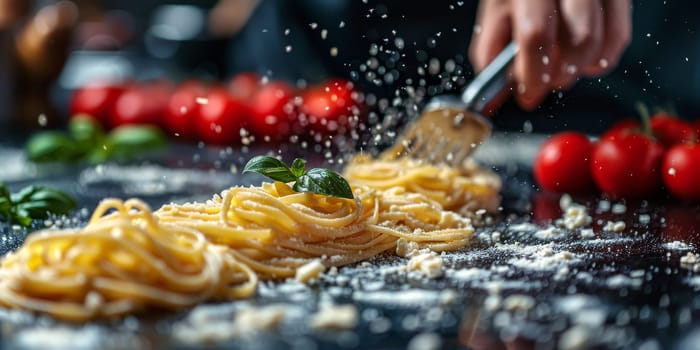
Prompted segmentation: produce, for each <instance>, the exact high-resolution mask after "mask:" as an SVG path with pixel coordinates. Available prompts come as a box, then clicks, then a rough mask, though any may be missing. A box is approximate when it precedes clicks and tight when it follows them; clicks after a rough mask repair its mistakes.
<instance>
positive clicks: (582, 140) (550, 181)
mask: <svg viewBox="0 0 700 350" xmlns="http://www.w3.org/2000/svg"><path fill="white" fill-rule="evenodd" d="M591 149H592V145H591V142H590V140H588V137H587V136H586V135H583V134H581V133H577V132H571V131H570V132H563V133H559V134H556V135H554V136H552V137H551V138H549V140H547V142H545V143H544V144H543V145H542V147H541V148H540V151H539V152H538V153H537V156H536V157H535V164H534V172H535V179H536V180H537V183H539V184H540V186H541V187H542V188H544V189H546V190H549V191H552V192H559V193H585V192H588V191H590V190H592V189H593V180H592V179H591V173H590V166H589V158H590V155H591Z"/></svg>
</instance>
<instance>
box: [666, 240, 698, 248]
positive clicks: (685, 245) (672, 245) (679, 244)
mask: <svg viewBox="0 0 700 350" xmlns="http://www.w3.org/2000/svg"><path fill="white" fill-rule="evenodd" d="M663 246H664V248H665V249H668V250H690V249H693V246H692V245H690V244H688V243H685V242H682V241H673V242H666V243H664V244H663Z"/></svg>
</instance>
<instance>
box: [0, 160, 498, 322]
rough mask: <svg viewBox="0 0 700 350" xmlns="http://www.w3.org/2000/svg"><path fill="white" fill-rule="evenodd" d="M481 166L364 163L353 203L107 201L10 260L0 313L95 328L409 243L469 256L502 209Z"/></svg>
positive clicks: (256, 190)
mask: <svg viewBox="0 0 700 350" xmlns="http://www.w3.org/2000/svg"><path fill="white" fill-rule="evenodd" d="M475 169H476V168H473V167H472V168H465V169H450V168H444V167H436V166H431V165H425V164H420V163H418V162H413V161H407V160H400V161H371V160H369V159H363V158H358V159H356V160H355V161H354V162H352V164H350V165H349V166H348V167H347V168H346V172H345V176H346V178H347V179H348V181H349V182H350V184H351V186H352V188H353V192H354V196H355V198H354V199H344V198H337V197H329V196H323V195H318V194H313V193H299V192H295V191H293V190H292V188H291V187H290V186H289V185H288V184H284V183H281V182H274V183H264V184H262V185H261V186H257V187H232V188H230V189H227V190H225V191H223V192H222V193H221V194H220V195H214V196H213V198H212V199H210V200H208V201H206V202H204V203H201V202H200V203H185V204H167V205H164V206H163V207H161V208H160V209H158V210H157V211H151V209H150V208H149V207H148V206H147V205H146V204H145V203H143V202H142V201H140V200H138V199H129V200H126V201H120V200H117V199H106V200H104V201H102V202H101V203H100V204H99V206H98V207H97V208H96V209H95V211H94V213H93V215H92V217H91V219H90V220H89V222H88V224H87V225H86V226H85V227H83V228H79V229H72V230H45V231H39V232H35V233H33V234H31V235H29V236H28V237H27V239H26V241H25V242H24V244H23V245H22V246H21V247H20V248H19V249H18V250H17V251H15V252H13V253H10V254H8V255H6V256H5V257H4V258H3V260H2V264H1V267H0V304H2V305H4V306H6V307H11V308H19V309H24V310H30V311H34V312H39V313H43V314H48V315H50V316H53V317H56V318H59V319H64V320H69V321H75V322H84V321H89V320H93V319H99V318H112V317H119V316H123V315H126V314H132V313H137V312H140V311H144V310H147V309H151V308H159V309H166V310H178V309H181V308H186V307H190V306H192V305H195V304H197V303H201V302H203V301H211V300H231V299H236V298H245V297H248V296H251V295H253V294H254V293H255V291H256V286H257V283H258V281H259V280H261V279H262V280H269V279H284V278H288V277H293V276H294V275H295V273H296V271H297V269H298V268H299V267H301V266H303V265H305V264H308V263H310V262H312V261H320V262H321V263H322V264H323V265H324V266H325V267H330V266H342V265H347V264H351V263H354V262H358V261H362V260H365V259H368V258H371V257H374V256H376V255H378V254H381V253H384V252H394V253H395V251H396V248H397V242H398V241H399V240H402V241H404V242H406V241H407V242H413V244H415V245H417V246H418V247H419V248H429V249H431V250H433V251H451V250H456V249H460V248H464V247H466V246H467V245H468V244H469V242H470V239H471V237H472V235H473V232H474V228H473V226H472V224H471V221H470V219H469V218H468V217H467V216H466V215H464V211H466V210H471V209H472V208H474V205H476V204H481V205H492V204H493V201H497V200H498V194H497V193H498V187H499V184H498V180H497V178H496V177H495V176H494V175H493V174H491V175H490V178H491V180H489V181H483V179H482V180H478V181H477V180H475V179H477V178H478V177H476V176H474V174H476V173H475V171H476V170H475ZM479 174H480V176H482V177H483V176H485V175H484V174H488V172H483V171H482V170H479ZM486 193H491V194H490V195H493V196H495V199H493V198H490V199H486V197H487V195H486Z"/></svg>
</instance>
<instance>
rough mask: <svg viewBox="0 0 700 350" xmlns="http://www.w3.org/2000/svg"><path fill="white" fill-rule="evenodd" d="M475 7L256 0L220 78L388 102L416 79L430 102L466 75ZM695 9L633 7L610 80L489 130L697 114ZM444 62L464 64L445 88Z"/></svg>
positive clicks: (590, 127) (593, 129)
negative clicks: (656, 111)
mask: <svg viewBox="0 0 700 350" xmlns="http://www.w3.org/2000/svg"><path fill="white" fill-rule="evenodd" d="M460 4H461V5H460ZM477 4H478V2H476V1H444V0H432V1H430V2H424V1H420V2H416V1H401V0H390V1H382V2H379V1H373V0H368V1H367V2H366V3H365V2H364V1H359V0H357V1H342V0H305V1H284V0H264V1H262V2H261V4H260V5H259V8H258V9H257V10H256V11H255V13H254V14H253V16H252V18H251V19H250V21H249V23H248V25H247V27H246V28H245V29H244V30H243V32H241V33H240V34H239V35H238V36H237V37H236V38H235V39H233V43H232V45H231V46H230V51H229V56H230V59H229V62H230V63H231V64H230V66H229V67H228V68H229V73H234V72H237V71H243V70H254V71H258V72H260V73H264V74H269V75H270V76H271V77H272V78H277V79H286V80H290V81H296V80H297V79H302V78H303V79H307V80H310V81H312V82H313V81H318V80H321V79H323V78H324V77H327V76H341V77H347V78H352V79H353V80H354V81H356V82H357V83H358V84H359V85H360V86H361V87H362V88H363V89H364V90H365V91H370V92H372V93H375V94H377V96H378V97H381V96H385V97H389V98H391V97H393V94H394V91H395V90H396V89H397V88H399V87H401V86H405V85H411V86H414V87H416V88H419V87H420V85H421V84H420V80H421V79H423V80H425V86H424V87H425V93H427V94H429V95H433V94H437V93H440V92H452V93H457V92H458V91H460V90H461V88H462V86H464V84H465V83H466V82H468V81H469V80H470V79H471V77H472V73H471V71H472V70H471V67H470V66H469V61H468V59H467V57H466V54H467V48H468V45H469V39H470V37H471V33H472V28H473V23H474V17H475V13H476V7H477ZM699 7H700V5H699V4H698V3H696V2H692V1H666V2H660V1H635V6H634V32H633V40H632V44H631V46H630V48H629V49H628V51H627V52H626V53H625V55H624V57H623V59H622V61H621V62H620V64H619V66H618V67H617V68H616V70H615V71H614V72H613V73H611V74H609V75H608V76H606V77H603V78H600V79H592V80H587V79H582V80H581V81H580V82H579V83H578V84H577V85H576V86H575V87H574V88H572V89H571V90H569V91H567V92H564V93H555V94H553V95H552V96H551V97H550V98H549V99H548V100H547V101H546V102H545V103H544V104H543V105H542V106H541V107H540V108H538V110H537V111H535V112H531V113H525V112H522V111H520V110H519V109H518V108H517V107H516V106H515V105H514V103H513V102H512V101H511V102H508V103H506V105H505V106H504V107H503V108H502V110H501V112H500V113H499V114H498V116H497V117H496V118H495V119H494V120H495V123H496V126H497V127H500V128H503V129H510V130H520V129H522V128H523V124H524V122H525V121H529V122H530V123H531V125H532V129H533V130H534V131H536V132H549V131H555V130H560V129H578V130H582V131H585V132H589V133H597V132H600V131H601V130H603V129H604V128H605V127H607V126H608V125H610V123H612V122H613V121H614V120H615V119H619V118H623V117H630V116H634V115H635V113H636V111H635V109H634V106H635V104H636V103H637V102H640V101H641V102H645V103H646V104H648V105H649V106H652V107H653V106H661V107H665V108H668V106H673V108H676V109H677V110H678V112H680V113H681V115H682V116H684V117H686V118H688V119H694V118H696V117H698V116H700V108H699V107H700V103H699V102H700V98H698V97H700V96H699V95H700V94H699V93H698V92H697V91H700V90H699V89H698V88H699V87H700V86H698V85H700V64H699V63H700V60H698V58H700V55H699V54H700V40H699V39H700V37H699V36H698V29H699V28H698V27H699V26H700V21H698V20H697V18H698V16H697V14H698V8H699ZM323 30H326V31H327V32H326V35H325V36H323V35H322V31H323ZM324 37H325V39H324ZM397 38H400V39H397ZM397 44H398V45H397ZM373 45H375V48H373ZM334 48H335V49H337V55H335V56H333V55H332V54H331V51H332V50H333V51H334V52H335V51H336V50H335V49H334ZM431 58H435V59H437V62H438V63H439V65H440V69H439V71H440V72H442V73H443V74H442V75H438V74H431V73H430V70H429V67H430V64H431ZM449 59H452V61H453V63H454V65H456V66H457V67H458V68H459V67H460V66H461V67H463V74H456V73H455V72H454V70H453V72H452V74H451V76H456V75H462V76H463V77H464V78H462V79H456V80H455V81H451V83H450V84H445V83H446V80H450V79H448V78H449V77H447V78H446V75H448V74H445V72H444V71H445V68H446V63H447V61H448V60H449ZM368 60H369V61H368ZM433 63H435V60H433ZM449 65H452V63H449ZM380 67H383V68H380ZM458 68H457V70H458V72H459V69H458ZM387 74H389V75H390V77H388V78H387V77H386V75H387ZM375 79H379V81H380V82H381V85H379V86H378V84H376V82H377V81H376V80H375ZM407 79H409V80H408V81H409V84H407V83H406V81H407Z"/></svg>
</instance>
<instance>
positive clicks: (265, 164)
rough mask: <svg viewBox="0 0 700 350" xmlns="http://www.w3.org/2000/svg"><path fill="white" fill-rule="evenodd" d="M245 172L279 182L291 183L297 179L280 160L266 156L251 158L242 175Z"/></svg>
mask: <svg viewBox="0 0 700 350" xmlns="http://www.w3.org/2000/svg"><path fill="white" fill-rule="evenodd" d="M247 172H254V173H258V174H261V175H264V176H267V177H269V178H270V179H272V180H275V181H281V182H292V181H295V180H296V179H297V177H296V176H294V173H292V170H291V169H289V167H288V166H287V165H286V164H284V163H283V162H282V161H281V160H279V159H277V158H274V157H268V156H256V157H253V158H251V159H250V160H249V161H248V163H247V164H246V165H245V167H244V168H243V174H245V173H247Z"/></svg>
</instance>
